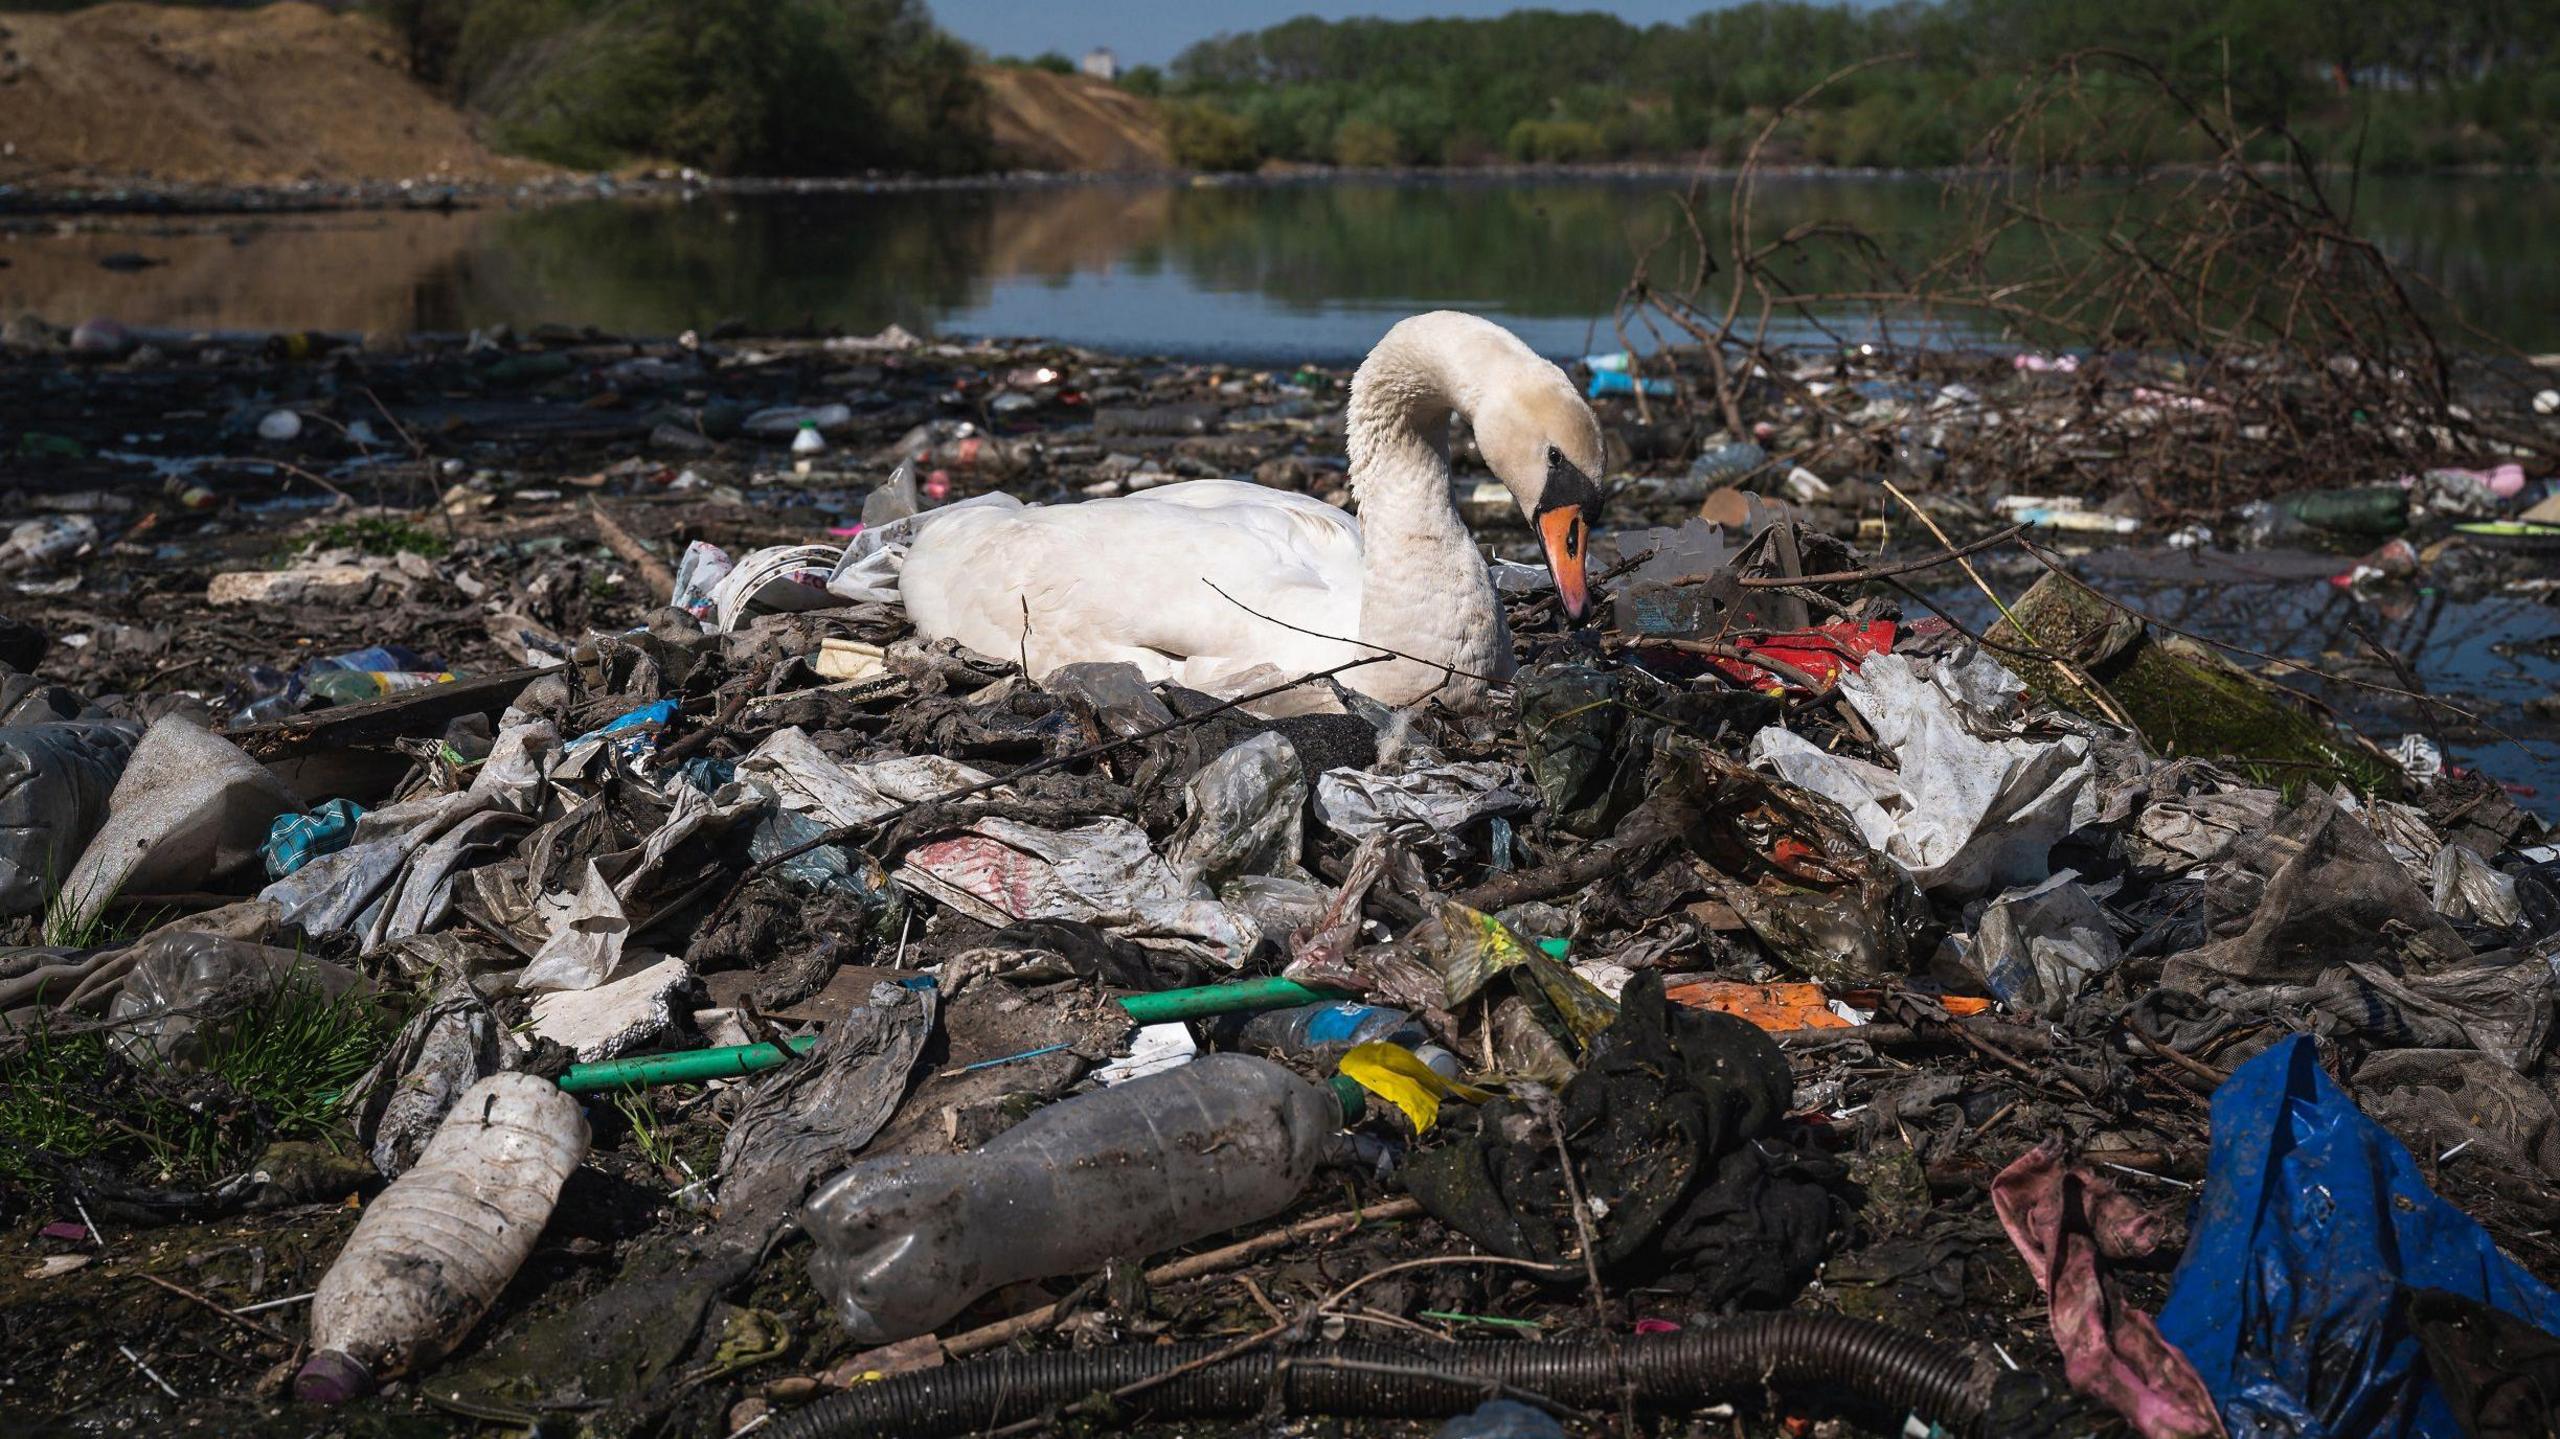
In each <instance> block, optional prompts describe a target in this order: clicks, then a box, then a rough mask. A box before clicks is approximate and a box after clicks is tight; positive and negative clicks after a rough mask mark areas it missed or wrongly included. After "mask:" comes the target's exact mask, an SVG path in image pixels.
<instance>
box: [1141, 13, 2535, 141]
mask: <svg viewBox="0 0 2560 1439" xmlns="http://www.w3.org/2000/svg"><path fill="white" fill-rule="evenodd" d="M2091 48H2110V49H2116V50H2121V51H2124V52H2127V53H2130V54H2133V55H2137V56H2140V57H2142V58H2143V59H2144V60H2146V61H2148V62H2150V63H2152V64H2154V65H2157V66H2158V67H2160V68H2161V69H2162V70H2163V71H2164V72H2165V73H2166V74H2168V75H2169V76H2170V77H2171V78H2172V79H2173V80H2175V81H2176V82H2178V83H2179V84H2181V85H2182V86H2184V87H2186V88H2187V89H2189V90H2190V91H2191V92H2193V93H2195V94H2198V95H2200V96H2207V97H2210V98H2212V99H2213V100H2215V101H2216V102H2219V101H2220V99H2221V98H2222V97H2223V96H2224V95H2225V94H2226V93H2227V94H2228V95H2229V96H2230V97H2231V100H2232V104H2233V108H2234V110H2235V112H2236V114H2237V117H2238V119H2239V121H2240V122H2241V123H2242V124H2243V125H2244V126H2256V125H2263V124H2268V123H2278V122H2280V123H2283V124H2285V125H2287V126H2289V127H2291V128H2293V129H2294V130H2295V131H2296V132H2297V133H2299V134H2301V135H2302V136H2303V137H2304V138H2305V139H2306V140H2309V141H2311V142H2313V143H2314V144H2315V145H2317V146H2319V147H2320V148H2322V149H2323V150H2324V151H2326V152H2328V153H2332V154H2335V155H2337V156H2338V157H2340V158H2344V157H2345V156H2346V155H2347V154H2349V153H2351V152H2352V151H2353V149H2354V147H2355V146H2356V145H2357V144H2358V143H2362V144H2363V146H2364V150H2363V154H2364V159H2365V161H2366V162H2367V163H2368V164H2380V165H2384V166H2406V165H2426V164H2446V163H2476V162H2481V161H2494V162H2503V163H2523V164H2554V163H2560V67H2555V66H2554V64H2553V61H2554V60H2555V59H2556V58H2560V56H2555V54H2554V51H2555V49H2560V0H2495V3H2486V4H2475V3H2455V0H2378V3H2362V0H2358V3H2349V0H2147V3H2144V4H2139V5H2131V4H2124V3H2122V0H1937V3H1923V0H1899V3H1894V4H1888V5H1882V6H1852V5H1846V4H1811V3H1803V0H1752V3H1746V4H1741V5H1735V6H1731V7H1729V8H1725V9H1720V10H1709V11H1706V12H1704V13H1702V14H1700V15H1698V16H1697V17H1696V18H1694V19H1692V20H1690V21H1688V22H1687V23H1685V24H1679V25H1668V24H1665V25H1654V26H1648V27H1638V26H1634V25H1630V24H1628V23H1627V22H1625V21H1623V20H1620V19H1618V18H1616V17H1615V16H1611V15H1606V14H1571V15H1568V14H1558V13H1554V12H1550V11H1525V10H1524V11H1517V12H1514V13H1512V14H1509V15H1505V16H1502V17H1499V18H1496V19H1490V20H1418V21H1409V22H1394V21H1383V20H1367V19H1361V20H1343V21H1324V20H1318V19H1314V18H1301V19H1296V20H1291V21H1287V22H1285V23H1282V24H1279V25H1274V26H1272V27H1270V28H1268V29H1265V30H1260V31H1256V32H1253V33H1250V34H1240V35H1222V36H1219V37H1217V38H1215V39H1212V40H1207V41H1203V42H1201V43H1200V44H1197V45H1194V46H1192V47H1191V48H1189V49H1188V50H1185V51H1184V52H1183V53H1182V54H1181V55H1180V56H1179V57H1178V58H1177V59H1176V60H1175V61H1174V64H1173V66H1172V70H1171V73H1170V75H1169V76H1168V80H1167V84H1166V86H1165V89H1166V92H1167V93H1169V94H1172V95H1176V96H1180V97H1182V98H1184V99H1187V100H1189V101H1192V102H1194V103H1196V104H1202V105H1207V106H1210V107H1212V108H1214V109H1216V110H1219V111H1222V112H1224V113H1226V114H1228V115H1231V116H1233V117H1234V118H1236V119H1237V120H1239V121H1241V122H1243V124H1244V125H1245V127H1246V128H1247V129H1248V130H1249V131H1250V132H1251V135H1252V137H1253V144H1254V146H1255V148H1256V149H1257V151H1258V152H1259V156H1260V157H1263V158H1276V159H1287V160H1308V161H1335V162H1340V163H1351V162H1350V161H1347V160H1345V159H1344V152H1345V148H1346V142H1348V144H1349V146H1350V148H1351V149H1352V150H1353V151H1355V152H1356V153H1357V154H1358V155H1360V156H1361V157H1362V161H1363V162H1368V161H1371V160H1374V159H1375V158H1376V157H1378V156H1381V155H1383V154H1384V153H1386V151H1387V149H1388V145H1387V143H1386V139H1385V137H1383V136H1381V135H1380V134H1379V133H1378V131H1379V129H1381V128H1382V129H1384V130H1385V131H1387V132H1390V133H1391V134H1392V137H1393V142H1394V143H1393V149H1394V151H1395V153H1396V155H1397V156H1398V158H1399V160H1400V161H1403V162H1409V163H1425V164H1430V163H1453V164H1464V163H1473V162H1479V161H1486V160H1495V159H1511V160H1516V161H1539V162H1554V161H1564V160H1594V159H1613V158H1627V157H1634V156H1674V155H1687V154H1693V153H1696V152H1698V151H1700V150H1704V151H1705V152H1707V153H1708V154H1710V155H1711V156H1713V157H1716V158H1719V159H1723V160H1727V161H1730V160H1735V159H1739V158H1740V155H1741V153H1742V151H1743V149H1744V147H1746V146H1747V145H1748V144H1749V141H1750V138H1751V136H1753V135H1754V134H1756V133H1757V132H1758V131H1759V129H1760V128H1761V126H1762V125H1763V123H1764V122H1765V120H1766V118H1767V117H1768V116H1769V115H1770V114H1772V113H1773V112H1774V111H1775V110H1776V109H1777V108H1778V107H1779V106H1782V105H1785V104H1787V103H1788V102H1790V101H1791V100H1793V99H1795V98H1796V97H1797V96H1799V95H1801V94H1803V93H1804V92H1805V91H1806V90H1807V89H1809V88H1811V87H1812V86H1814V85H1815V84H1816V83H1817V82H1819V81H1821V80H1822V79H1823V78H1824V77H1825V76H1828V75H1831V74H1833V73H1835V72H1837V71H1839V70H1840V69H1842V68H1843V67H1846V66H1849V65H1851V64H1853V63H1855V62H1857V61H1860V60H1865V59H1868V58H1870V57H1874V56H1880V55H1908V56H1909V57H1910V58H1909V59H1908V60H1907V61H1904V62H1902V63H1897V64H1894V65H1890V66H1879V67H1875V68H1872V69H1869V70H1865V71H1862V72H1860V73H1858V74H1856V75H1854V76H1851V77H1848V78H1847V79H1845V80H1843V81H1841V82H1840V83H1838V84H1836V85H1834V86H1832V87H1830V88H1829V89H1827V90H1826V91H1825V92H1824V93H1823V94H1822V95H1821V96H1820V97H1819V98H1818V99H1817V100H1816V102H1815V103H1814V104H1813V105H1812V106H1811V107H1810V108H1809V110H1808V112H1807V113H1806V114H1805V116H1804V119H1803V123H1802V124H1800V125H1796V126H1791V127H1790V128H1789V132H1788V135H1787V137H1786V139H1785V140H1784V142H1783V144H1784V146H1785V149H1784V150H1783V151H1782V152H1781V155H1780V158H1791V159H1796V160H1801V161H1808V162H1813V163H1823V164H1835V165H1876V166H1922V165H1927V166H1935V165H1947V164H1955V163H1959V162H1961V161H1962V160H1963V159H1965V158H1966V147H1967V145H1968V144H1970V143H1972V142H1973V141H1974V140H1975V139H1976V138H1978V137H1980V136H1981V135H1982V134H1983V133H1984V132H1985V131H1986V130H1987V129H1988V128H1989V127H1990V126H1991V125H1992V124H1993V123H1995V122H1996V121H1997V120H1999V119H2000V118H2001V117H2002V116H2004V115H2005V114H2006V113H2007V111H2008V109H2009V107H2010V105H2011V104H2012V103H2013V102H2014V100H2015V97H2016V95H2017V94H2018V91H2019V86H2020V84H2021V82H2022V80H2023V78H2024V77H2025V76H2027V75H2028V74H2030V73H2031V72H2033V71H2035V70H2037V69H2039V68H2041V67H2044V66H2046V65H2049V64H2050V63H2052V62H2053V61H2055V60H2057V59H2058V58H2060V57H2062V56H2065V55H2067V54H2070V53H2072V52H2075V51H2082V50H2087V49H2091ZM2115 83H2117V85H2118V88H2117V89H2116V90H2115V91H2114V92H2113V93H2112V94H2111V93H2110V90H2109V84H2110V82H2109V81H2107V80H2105V79H2098V80H2093V81H2092V83H2091V86H2090V93H2089V94H2088V95H2087V96H2086V97H2085V98H2086V103H2085V104H2084V105H2083V106H2082V107H2081V109H2080V110H2079V112H2078V117H2077V121H2076V123H2077V124H2078V125H2079V127H2080V128H2079V131H2078V133H2077V134H2076V135H2074V136H2073V137H2072V139H2073V140H2074V141H2075V143H2078V144H2082V145H2096V146H2099V147H2101V149H2104V148H2105V147H2108V146H2113V147H2116V148H2117V149H2119V150H2121V151H2122V152H2123V153H2124V154H2126V155H2128V156H2132V155H2135V154H2148V155H2150V156H2151V157H2152V158H2163V157H2162V156H2160V155H2159V154H2158V153H2157V151H2156V149H2151V148H2146V147H2150V146H2152V145H2153V142H2155V141H2158V140H2160V138H2161V137H2159V136H2157V135H2154V134H2152V133H2150V132H2149V131H2148V130H2145V129H2144V128H2143V127H2141V126H2138V125H2133V123H2132V121H2131V120H2130V119H2129V111H2128V108H2127V107H2126V106H2124V105H2122V104H2121V103H2119V102H2120V101H2121V100H2122V99H2123V90H2122V87H2121V82H2120V81H2118V82H2115ZM1355 122H1356V123H1355ZM1189 123H1190V124H1191V125H1192V126H1193V127H1194V128H1200V127H1201V126H1202V125H1203V123H1204V122H1202V121H1200V120H1199V119H1198V118H1197V117H1196V116H1195V117H1194V118H1193V119H1192V120H1191V121H1190V122H1189ZM2047 123H2049V124H2059V123H2061V120H2060V117H2049V118H2048V121H2047ZM2119 126H2130V127H2131V128H2129V129H2125V130H2122V131H2119V129H2118V127H2119ZM1229 158H1232V157H1229Z"/></svg>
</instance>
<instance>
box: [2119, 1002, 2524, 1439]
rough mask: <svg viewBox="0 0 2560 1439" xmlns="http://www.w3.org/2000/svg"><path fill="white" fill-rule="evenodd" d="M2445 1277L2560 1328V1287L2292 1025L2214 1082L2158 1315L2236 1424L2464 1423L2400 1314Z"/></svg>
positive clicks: (2305, 1438) (2358, 1438)
mask: <svg viewBox="0 0 2560 1439" xmlns="http://www.w3.org/2000/svg"><path fill="white" fill-rule="evenodd" d="M2413 1289H2443V1290H2450V1291H2452V1292H2453V1293H2456V1294H2460V1295H2463V1296H2464V1297H2466V1298H2469V1299H2473V1300H2476V1301H2478V1302H2480V1303H2483V1304H2486V1305H2488V1306H2489V1307H2491V1308H2493V1309H2499V1310H2503V1311H2505V1312H2506V1313H2508V1314H2511V1315H2514V1316H2515V1317H2517V1318H2519V1319H2522V1320H2524V1321H2525V1322H2526V1323H2529V1324H2532V1325H2534V1326H2536V1327H2538V1328H2541V1329H2543V1330H2546V1331H2555V1332H2560V1294H2554V1293H2553V1292H2552V1290H2551V1289H2550V1288H2549V1287H2548V1286H2546V1285H2544V1284H2543V1283H2541V1282H2540V1281H2539V1280H2536V1279H2535V1278H2534V1277H2533V1276H2532V1275H2530V1274H2528V1273H2526V1272H2525V1271H2524V1269H2523V1268H2522V1267H2520V1266H2519V1265H2517V1264H2516V1262H2515V1261H2514V1260H2512V1259H2509V1258H2507V1257H2506V1256H2505V1255H2504V1254H2502V1253H2500V1252H2499V1251H2498V1246H2497V1244H2496V1243H2495V1242H2494V1241H2492V1240H2491V1239H2490V1238H2489V1235H2488V1232H2487V1231H2485V1230H2483V1229H2482V1228H2481V1227H2480V1226H2479V1225H2478V1224H2476V1223H2474V1222H2473V1221H2472V1219H2471V1217H2470V1216H2469V1215H2466V1214H2464V1213H2463V1212H2462V1211H2461V1210H2459V1209H2456V1208H2454V1207H2453V1206H2452V1205H2450V1204H2447V1203H2446V1202H2445V1201H2444V1200H2442V1199H2440V1198H2438V1197H2437V1196H2436V1194H2435V1192H2434V1191H2433V1190H2431V1189H2429V1188H2428V1187H2427V1183H2426V1180H2425V1179H2424V1178H2422V1177H2421V1176H2420V1175H2419V1173H2418V1166H2417V1162H2416V1161H2415V1160H2413V1159H2411V1158H2410V1156H2409V1151H2408V1150H2407V1149H2405V1148H2403V1147H2402V1146H2401V1144H2400V1141H2398V1140H2396V1139H2394V1138H2392V1137H2391V1136H2390V1134H2388V1133H2387V1132H2385V1131H2384V1130H2383V1128H2382V1126H2380V1125H2378V1124H2376V1123H2374V1122H2373V1121H2372V1120H2371V1119H2369V1118H2367V1117H2366V1116H2365V1113H2364V1111H2362V1110H2360V1109H2358V1108H2356V1105H2355V1101H2353V1100H2351V1099H2349V1098H2348V1097H2347V1096H2346V1095H2345V1094H2344V1093H2343V1092H2341V1091H2340V1090H2339V1088H2338V1087H2337V1086H2336V1085H2335V1084H2332V1083H2331V1082H2330V1081H2329V1077H2328V1076H2327V1075H2326V1074H2323V1073H2322V1072H2321V1070H2320V1062H2319V1057H2318V1052H2317V1050H2316V1049H2315V1048H2314V1047H2313V1045H2312V1043H2311V1041H2310V1040H2309V1039H2308V1038H2306V1037H2304V1036H2301V1035H2296V1036H2294V1037H2292V1038H2289V1039H2287V1040H2285V1041H2283V1042H2282V1043H2280V1044H2278V1045H2276V1046H2275V1047H2274V1048H2272V1049H2270V1050H2268V1051H2267V1052H2265V1053H2264V1054H2261V1055H2259V1056H2258V1057H2257V1058H2255V1059H2252V1060H2250V1061H2249V1062H2248V1063H2246V1064H2244V1065H2242V1066H2240V1068H2239V1069H2238V1070H2237V1071H2236V1072H2234V1073H2233V1074H2232V1076H2231V1078H2230V1079H2229V1080H2228V1081H2227V1082H2225V1083H2224V1084H2223V1086H2222V1087H2221V1088H2220V1089H2218V1090H2216V1091H2214V1095H2213V1154H2212V1158H2211V1160H2210V1161H2209V1163H2208V1167H2207V1169H2206V1172H2205V1181H2204V1197H2203V1199H2202V1200H2201V1201H2200V1203H2199V1207H2198V1209H2197V1213H2196V1221H2195V1227H2194V1233H2193V1237H2192V1238H2191V1239H2190V1240H2189V1241H2188V1245H2187V1255H2186V1258H2185V1259H2184V1260H2183V1261H2182V1262H2181V1263H2180V1264H2179V1266H2178V1276H2177V1283H2176V1287H2175V1288H2174V1289H2173V1290H2172V1291H2171V1293H2170V1295H2169V1303H2168V1307H2167V1308H2165V1309H2163V1310H2162V1311H2161V1313H2160V1332H2161V1333H2163V1334H2164V1335H2166V1336H2168V1339H2169V1341H2170V1342H2171V1343H2173V1344H2175V1345H2177V1346H2178V1347H2179V1348H2180V1349H2182V1350H2184V1351H2185V1352H2186V1355H2187V1358H2189V1359H2190V1360H2192V1361H2194V1363H2195V1366H2196V1372H2197V1373H2199V1374H2200V1375H2202V1376H2203V1377H2204V1382H2205V1387H2206V1388H2207V1389H2209V1390H2211V1391H2212V1393H2213V1397H2214V1402H2215V1403H2216V1404H2218V1405H2219V1406H2220V1407H2221V1410H2222V1418H2223V1422H2224V1424H2225V1425H2227V1426H2228V1427H2229V1428H2230V1431H2231V1435H2232V1439H2463V1433H2462V1428H2461V1425H2460V1424H2459V1423H2458V1422H2457V1421H2456V1420H2455V1418H2454V1416H2453V1412H2452V1410H2451V1409H2450V1408H2449V1407H2448V1406H2447V1404H2446V1402H2445V1397H2444V1394H2443V1393H2442V1391H2441V1390H2439V1389H2438V1388H2437V1386H2436V1383H2435V1380H2434V1379H2433V1378H2432V1377H2431V1376H2430V1375H2429V1373H2428V1371H2427V1361H2426V1355H2425V1353H2424V1351H2423V1350H2422V1349H2421V1348H2420V1346H2419V1343H2418V1338H2417V1336H2416V1334H2415V1333H2414V1332H2412V1331H2411V1329H2410V1327H2409V1324H2408V1294H2409V1291H2410V1290H2413Z"/></svg>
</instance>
